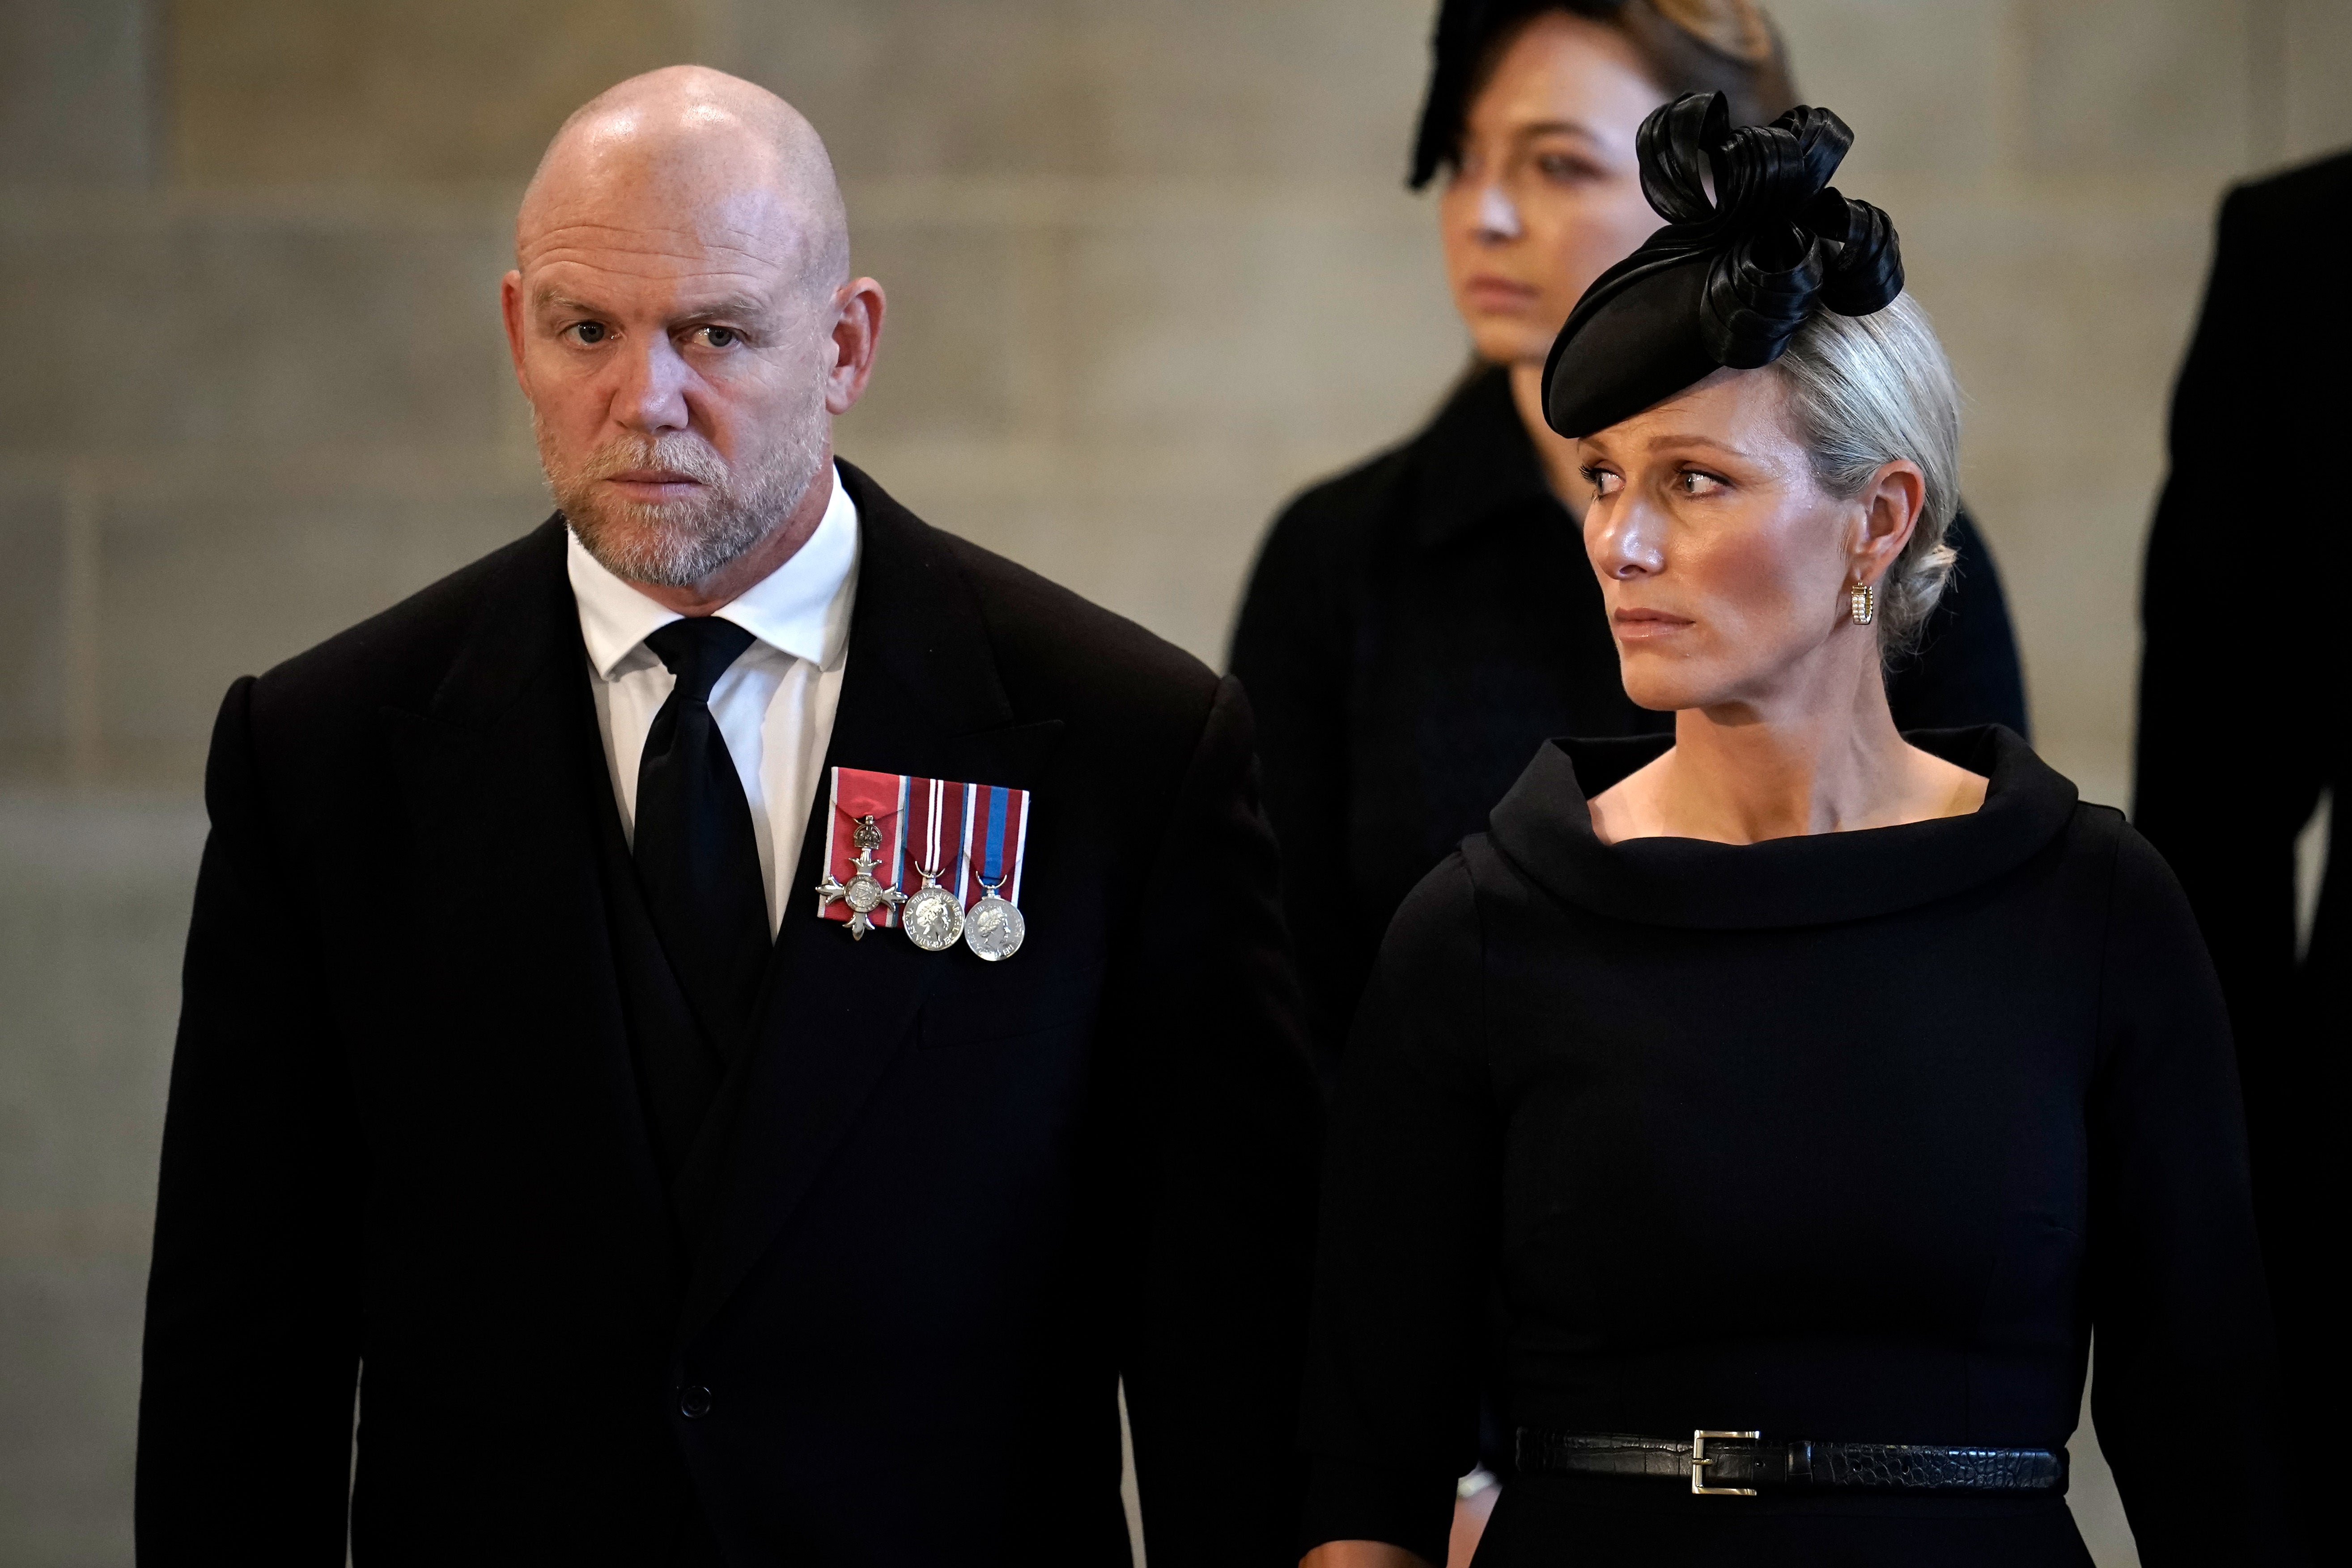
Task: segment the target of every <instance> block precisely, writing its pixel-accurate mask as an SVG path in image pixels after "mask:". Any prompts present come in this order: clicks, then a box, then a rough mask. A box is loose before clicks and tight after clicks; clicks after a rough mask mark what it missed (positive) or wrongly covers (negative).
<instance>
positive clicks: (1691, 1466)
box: [1517, 1427, 2066, 1497]
mask: <svg viewBox="0 0 2352 1568" xmlns="http://www.w3.org/2000/svg"><path fill="white" fill-rule="evenodd" d="M1517 1459H1518V1465H1519V1469H1523V1470H1533V1471H1536V1472H1538V1473H1540V1474H1548V1475H1578V1476H1647V1477H1655V1478H1657V1479H1662V1480H1684V1479H1687V1480H1689V1482H1690V1489H1691V1490H1692V1491H1694V1492H1696V1493H1698V1494H1700V1495H1701V1496H1705V1497H1754V1496H1755V1495H1756V1492H1757V1490H1758V1489H1759V1488H1761V1487H1852V1488H1856V1489H1871V1490H1885V1491H2000V1492H2063V1491H2064V1490H2066V1456H2065V1455H2064V1454H2063V1453H2057V1454H2053V1453H2052V1452H2051V1451H2050V1450H2049V1449H2047V1448H1929V1447H1927V1446H1925V1445H1922V1444H1918V1443H1815V1442H1810V1441H1807V1440H1805V1439H1802V1438H1799V1439H1797V1440H1795V1441H1792V1442H1786V1443H1768V1442H1765V1441H1764V1440H1763V1435H1762V1434H1761V1433H1758V1432H1709V1431H1698V1432H1694V1433H1692V1434H1691V1435H1690V1437H1688V1438H1686V1439H1677V1438H1673V1437H1628V1436H1626V1435H1624V1434H1622V1433H1619V1432H1594V1433H1584V1432H1545V1431H1539V1430H1538V1429H1536V1428H1535V1427H1520V1428H1519V1432H1518V1441H1517Z"/></svg>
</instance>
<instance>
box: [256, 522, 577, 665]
mask: <svg viewBox="0 0 2352 1568" xmlns="http://www.w3.org/2000/svg"><path fill="white" fill-rule="evenodd" d="M562 538H563V535H562V524H561V523H560V522H559V521H557V520H556V519H554V518H552V517H551V518H549V519H548V520H547V521H545V522H543V523H541V525H540V526H539V527H537V528H533V529H532V530H531V531H530V532H529V533H527V534H525V535H523V536H522V537H521V538H518V539H514V540H512V541H510V542H509V543H507V544H504V545H501V546H499V548H498V549H494V550H492V551H490V552H489V553H488V555H485V556H483V557H481V558H480V559H477V560H474V561H472V562H469V563H468V564H467V565H465V566H462V567H460V568H458V569H457V570H456V571H453V572H451V573H450V574H449V575H448V576H446V577H444V578H442V579H440V580H438V581H436V582H434V583H431V584H429V585H427V586H426V587H424V588H421V589H419V590H417V591H415V593H412V594H410V595H409V596H408V597H407V598H405V599H403V600H401V601H399V602H398V603H395V604H394V605H392V606H391V607H390V608H388V609H385V610H383V611H381V612H377V613H376V614H374V615H371V616H369V617H368V618H367V619H366V620H364V621H362V622H359V623H358V624H356V625H354V626H352V627H349V628H347V629H346V630H344V631H341V632H337V633H336V634H335V635H333V636H332V637H330V638H328V639H327V640H326V641H325V642H323V643H318V644H317V645H316V646H314V647H311V648H308V649H306V650H304V651H303V652H301V653H297V654H295V655H294V656H293V657H292V658H290V659H288V660H286V661H285V662H284V663H282V664H277V665H275V666H273V667H272V668H270V669H269V670H268V671H267V672H266V673H265V674H262V675H261V676H260V678H259V680H258V682H257V698H259V699H260V700H261V701H263V702H265V703H266V704H267V705H268V706H269V707H271V708H273V709H276V710H278V711H281V712H289V711H290V712H300V711H304V710H308V709H310V708H314V707H320V708H324V709H326V710H328V711H332V712H344V711H353V710H365V711H373V709H375V708H376V707H379V706H409V707H415V708H418V709H420V710H421V709H422V708H423V707H424V706H425V705H426V704H427V703H429V702H430V700H431V698H432V695H433V694H434V692H435V691H436V690H437V689H438V688H439V686H440V685H441V683H442V682H443V680H444V679H446V676H447V674H448V672H449V670H450V668H451V667H452V665H453V664H455V663H456V662H457V657H458V655H459V653H460V652H461V651H462V650H463V648H464V647H465V645H466V643H467V640H468V638H469V637H470V636H471V634H472V633H473V632H474V631H475V629H476V628H477V627H478V626H479V625H480V624H481V623H482V621H483V618H484V617H485V616H486V615H497V614H499V613H500V612H501V611H502V610H503V611H504V612H506V613H509V614H510V615H516V616H521V615H525V614H527V613H529V612H530V609H532V608H533V607H534V605H533V601H536V600H539V599H543V598H545V597H547V596H548V595H549V594H550V593H551V592H561V593H563V594H565V595H566V596H568V593H569V590H568V588H566V587H565V585H564V583H563V576H562V571H563V568H562V560H563V543H562Z"/></svg>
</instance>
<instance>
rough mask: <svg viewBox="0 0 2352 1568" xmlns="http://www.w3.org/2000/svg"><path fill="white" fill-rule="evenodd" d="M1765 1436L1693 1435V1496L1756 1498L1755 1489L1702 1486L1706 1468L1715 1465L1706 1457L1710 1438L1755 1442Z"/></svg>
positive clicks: (1694, 1433) (1754, 1434) (1705, 1433)
mask: <svg viewBox="0 0 2352 1568" xmlns="http://www.w3.org/2000/svg"><path fill="white" fill-rule="evenodd" d="M1762 1436H1764V1434H1763V1433H1761V1432H1707V1431H1696V1432H1693V1433H1692V1434H1691V1495H1692V1496H1693V1497H1754V1496H1755V1495H1756V1489H1755V1488H1754V1487H1711V1486H1706V1485H1702V1484H1701V1483H1702V1482H1704V1481H1705V1480H1706V1467H1707V1466H1709V1465H1711V1464H1713V1463H1715V1461H1714V1460H1713V1459H1710V1458H1707V1457H1706V1440H1707V1439H1708V1438H1709V1437H1745V1438H1747V1439H1748V1441H1750V1442H1754V1441H1755V1440H1756V1439H1758V1438H1759V1437H1762Z"/></svg>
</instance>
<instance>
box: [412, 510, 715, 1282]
mask: <svg viewBox="0 0 2352 1568" xmlns="http://www.w3.org/2000/svg"><path fill="white" fill-rule="evenodd" d="M500 566H501V569H502V571H503V576H502V578H501V579H499V580H496V581H494V582H493V584H492V585H491V587H490V589H489V591H487V592H485V593H484V594H483V595H482V596H481V603H480V609H479V611H478V613H477V615H476V618H475V622H474V624H473V625H472V626H471V627H470V628H469V629H468V631H467V634H466V636H465V638H464V641H463V643H462V644H461V647H460V651H459V653H458V656H457V659H456V660H455V661H454V662H453V664H451V666H450V670H449V673H448V674H447V675H446V677H445V678H444V679H443V681H442V683H441V685H440V687H439V689H438V690H437V691H436V694H435V695H434V698H433V700H432V702H431V703H430V705H429V706H427V708H426V711H425V712H424V713H421V714H420V713H413V712H409V711H406V710H403V709H387V710H386V711H385V715H384V717H385V721H386V723H387V725H388V726H389V727H390V732H391V737H392V747H393V751H394V757H395V759H396V766H397V768H398V769H399V772H400V776H401V779H402V783H403V786H404V792H405V795H406V800H407V805H408V809H409V812H410V815H411V818H412V821H414V824H415V857H416V860H417V862H418V864H417V875H418V877H419V884H420V885H421V886H423V887H425V888H427V889H428V890H429V899H430V906H431V908H432V909H433V910H434V911H436V912H444V913H445V914H446V920H447V922H448V924H449V925H450V927H451V929H449V930H447V931H445V932H443V933H441V934H440V941H441V942H442V944H443V947H442V951H443V953H444V955H445V961H446V962H448V963H451V964H453V965H456V966H461V967H463V968H464V969H465V975H464V980H465V982H466V983H467V989H468V994H469V995H470V996H472V997H474V998H478V1011H479V1019H478V1023H479V1028H480V1032H481V1033H482V1034H483V1035H484V1036H485V1038H488V1039H491V1040H498V1041H499V1042H500V1043H501V1044H508V1045H511V1046H512V1047H514V1048H515V1049H518V1050H521V1051H530V1050H533V1049H539V1050H542V1051H545V1052H546V1056H545V1059H544V1060H542V1061H516V1062H515V1063H513V1064H512V1065H513V1067H514V1070H515V1073H516V1076H517V1079H518V1080H519V1081H520V1082H522V1083H524V1084H525V1085H537V1086H539V1087H540V1089H541V1092H538V1093H535V1094H531V1095H530V1096H529V1097H528V1098H529V1102H530V1110H531V1111H532V1113H535V1114H538V1115H539V1116H540V1119H541V1122H542V1123H543V1125H541V1126H540V1127H538V1128H537V1129H536V1131H537V1133H538V1134H540V1135H541V1137H542V1138H543V1139H544V1140H545V1141H546V1142H547V1144H548V1145H551V1146H553V1147H555V1148H559V1149H562V1150H565V1151H566V1152H567V1154H570V1155H575V1156H576V1157H578V1158H580V1159H583V1160H587V1161H590V1162H596V1163H601V1164H602V1165H603V1166H604V1169H605V1172H606V1174H607V1175H608V1176H610V1177H611V1178H612V1179H613V1180H614V1182H615V1183H616V1185H617V1186H619V1187H620V1188H621V1189H622V1190H624V1191H625V1192H626V1193H627V1194H628V1195H629V1196H628V1201H629V1203H630V1205H631V1207H632V1209H633V1210H636V1211H640V1212H636V1213H634V1214H633V1216H632V1217H633V1218H641V1219H644V1220H646V1221H647V1222H649V1223H650V1224H652V1225H653V1226H654V1227H656V1229H657V1230H658V1231H659V1232H660V1233H662V1234H664V1235H667V1234H668V1232H669V1227H668V1223H667V1215H666V1212H665V1208H664V1205H663V1201H662V1192H661V1183H660V1177H659V1176H658V1174H657V1172H656V1168H655V1165H654V1160H653V1153H652V1148H651V1145H650V1144H649V1142H648V1141H647V1138H646V1128H645V1118H644V1115H643V1113H642V1112H641V1111H640V1109H639V1107H638V1103H637V1092H636V1084H635V1076H634V1069H633V1068H632V1066H631V1063H630V1060H629V1052H628V1042H627V1039H626V1036H625V1030H624V1025H623V1011H622V1006H621V998H620V994H619V988H618V984H617V981H616V979H615V977H614V968H613V962H612V949H611V936H610V931H609V927H608V925H607V923H606V915H605V908H604V892H603V887H602V882H601V877H600V874H599V871H598V864H597V850H596V839H595V823H596V819H595V817H594V815H593V805H594V798H593V796H592V795H591V794H590V793H589V791H590V790H591V789H600V788H602V789H609V786H607V785H606V783H605V779H604V772H605V768H604V755H603V749H602V747H600V746H599V745H598V743H597V740H596V719H595V710H594V706H593V702H592V700H591V698H590V695H589V692H588V685H587V677H586V675H585V674H584V672H585V670H586V668H587V654H586V652H585V650H584V649H583V646H582V644H581V641H580V629H579V619H578V614H577V612H576V610H575V608H574V606H573V604H572V594H571V591H570V588H569V586H568V584H567V583H566V581H565V579H564V574H563V531H562V524H561V523H559V522H550V523H548V524H547V525H545V526H544V527H542V528H541V529H540V530H539V531H538V532H536V533H534V534H533V535H531V536H530V538H526V539H525V540H523V541H522V542H521V543H520V544H519V545H518V546H516V547H515V548H514V549H512V550H511V551H510V552H509V556H508V558H507V559H506V560H505V561H504V562H502V563H500ZM583 1104H584V1105H585V1106H586V1107H587V1108H588V1110H589V1113H590V1114H589V1116H588V1118H587V1119H585V1120H584V1121H583V1118H582V1115H581V1111H582V1107H583ZM521 1131H523V1129H518V1132H519V1133H520V1132H521ZM589 1168H592V1169H593V1168H594V1165H593V1164H592V1166H590V1167H589ZM665 1247H667V1243H665Z"/></svg>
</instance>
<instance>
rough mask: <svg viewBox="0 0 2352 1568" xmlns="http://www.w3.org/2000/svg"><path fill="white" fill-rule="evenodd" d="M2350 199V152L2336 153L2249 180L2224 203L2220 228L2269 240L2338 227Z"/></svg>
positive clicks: (2344, 218)
mask: <svg viewBox="0 0 2352 1568" xmlns="http://www.w3.org/2000/svg"><path fill="white" fill-rule="evenodd" d="M2347 203H2352V152H2339V153H2336V155H2335V156H2333V157H2329V158H2322V159H2320V160H2318V161H2317V162H2311V163H2305V164H2301V165H2298V166H2297V167H2295V168H2293V169H2288V170H2284V171H2283V172H2279V173H2276V174H2271V175H2267V176H2265V177H2263V178H2262V179H2259V180H2249V181H2247V182H2246V183H2244V184H2242V185H2240V186H2238V187H2237V188H2236V189H2234V190H2232V191H2231V193H2230V195H2229V198H2228V200H2227V201H2226V202H2224V203H2223V204H2222V227H2223V230H2224V232H2225V234H2227V235H2229V236H2230V237H2231V238H2233V239H2240V240H2243V241H2245V242H2246V243H2250V244H2267V243H2269V242H2271V241H2272V240H2273V239H2276V238H2279V237H2281V236H2285V235H2297V236H2304V244H2305V245H2308V243H2309V241H2308V236H2309V235H2311V234H2312V232H2313V230H2314V229H2315V227H2316V228H2317V229H2319V230H2321V231H2322V232H2324V231H2325V230H2326V229H2328V228H2331V227H2333V228H2336V229H2337V230H2339V231H2340V230H2341V229H2342V228H2343V227H2344V226H2345V225H2346V224H2347V221H2352V220H2347V216H2346V207H2347Z"/></svg>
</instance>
